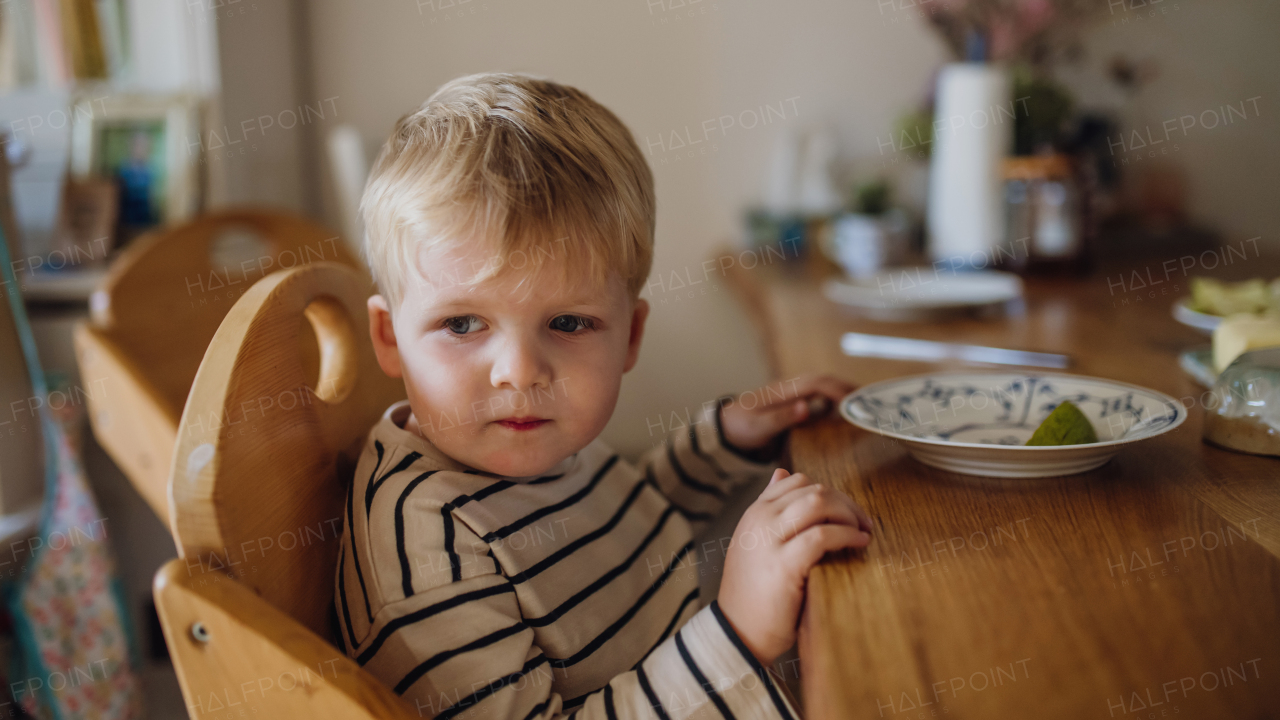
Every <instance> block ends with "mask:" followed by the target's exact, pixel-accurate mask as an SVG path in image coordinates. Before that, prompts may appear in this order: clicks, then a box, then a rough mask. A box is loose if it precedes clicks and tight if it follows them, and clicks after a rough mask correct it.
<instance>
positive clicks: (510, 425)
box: [497, 417, 551, 430]
mask: <svg viewBox="0 0 1280 720" xmlns="http://www.w3.org/2000/svg"><path fill="white" fill-rule="evenodd" d="M549 422H551V421H550V420H547V419H544V418H536V417H518V418H506V419H504V420H498V421H497V423H498V424H499V425H501V426H502V427H504V428H507V429H508V430H533V429H534V428H538V427H542V426H543V425H545V424H547V423H549Z"/></svg>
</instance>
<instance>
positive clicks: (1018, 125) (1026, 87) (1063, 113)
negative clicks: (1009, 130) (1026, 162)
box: [1013, 65, 1075, 155]
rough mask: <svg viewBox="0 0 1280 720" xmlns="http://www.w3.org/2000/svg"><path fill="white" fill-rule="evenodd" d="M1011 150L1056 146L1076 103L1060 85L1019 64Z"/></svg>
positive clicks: (1015, 76) (1019, 152)
mask: <svg viewBox="0 0 1280 720" xmlns="http://www.w3.org/2000/svg"><path fill="white" fill-rule="evenodd" d="M1013 97H1014V110H1015V112H1014V120H1013V154H1014V155H1034V154H1035V153H1037V152H1040V151H1042V150H1046V149H1047V150H1059V149H1061V147H1062V143H1063V141H1064V140H1065V139H1066V136H1067V132H1068V129H1069V128H1068V121H1069V120H1070V118H1071V111H1072V109H1073V107H1074V105H1075V103H1074V102H1073V100H1072V99H1071V94H1070V93H1069V92H1068V91H1067V89H1066V88H1064V87H1063V86H1062V85H1059V84H1058V83H1056V82H1054V81H1053V80H1051V79H1049V78H1048V77H1045V76H1043V75H1041V74H1039V73H1036V72H1034V71H1033V70H1032V69H1031V68H1029V67H1028V66H1026V65H1020V66H1018V67H1016V68H1015V69H1014V72H1013Z"/></svg>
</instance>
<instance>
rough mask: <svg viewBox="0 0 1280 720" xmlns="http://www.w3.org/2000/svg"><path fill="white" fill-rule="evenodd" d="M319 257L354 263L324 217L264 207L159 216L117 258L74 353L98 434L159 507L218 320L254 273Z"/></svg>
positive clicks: (164, 505) (80, 328)
mask: <svg viewBox="0 0 1280 720" xmlns="http://www.w3.org/2000/svg"><path fill="white" fill-rule="evenodd" d="M88 250H92V251H95V252H96V248H89V249H88ZM318 261H336V262H341V263H345V264H348V265H351V266H352V267H361V265H360V262H359V259H358V258H356V257H355V255H354V254H353V253H352V252H350V251H349V250H348V249H347V247H346V245H345V244H344V243H343V240H342V239H341V238H340V237H338V236H337V235H336V234H334V233H333V232H332V231H330V230H329V229H327V228H325V227H323V226H321V225H318V224H316V223H314V222H312V221H310V220H308V219H306V218H303V217H300V216H297V215H292V214H289V213H283V212H279V211H275V210H268V209H263V208H230V209H223V210H219V211H215V212H211V213H208V214H206V215H202V216H200V217H198V218H195V219H193V220H191V221H190V222H186V223H183V224H180V225H173V226H166V227H162V228H157V229H155V230H153V231H150V232H148V233H147V234H145V235H142V236H140V237H138V238H136V239H135V240H133V241H132V242H131V243H130V244H129V245H128V246H127V247H126V248H125V249H124V250H122V251H121V253H120V255H119V257H117V258H115V259H114V260H113V261H112V263H111V266H110V268H109V269H108V272H107V276H106V278H105V279H104V280H103V281H102V283H101V284H100V285H99V287H98V288H97V290H96V291H95V292H94V293H93V296H92V298H91V300H90V310H91V319H90V321H89V322H82V323H79V324H77V326H76V331H75V341H76V354H77V358H78V361H79V364H80V370H81V376H82V378H83V383H84V385H85V387H86V388H87V393H86V394H87V398H88V404H89V411H90V413H89V418H90V422H91V423H92V425H93V431H94V435H95V436H96V437H97V439H98V441H99V443H101V444H102V446H103V447H104V448H105V449H106V450H107V452H108V453H110V455H111V457H112V459H113V460H115V462H116V463H117V464H118V465H119V466H120V467H121V469H123V470H124V472H125V474H126V475H128V476H129V479H130V481H131V482H132V483H133V484H134V487H136V488H137V489H138V492H139V494H141V495H142V497H143V498H144V499H145V500H147V502H148V503H149V504H150V505H151V507H152V509H153V510H155V511H156V513H157V514H158V515H160V517H161V518H162V519H165V520H166V521H167V520H168V515H167V514H168V500H167V497H166V490H165V487H166V485H167V483H168V477H169V464H170V459H171V457H172V452H173V445H174V439H175V435H174V433H175V431H176V428H177V425H178V420H179V417H180V416H181V414H182V409H183V406H184V404H185V403H186V400H187V394H188V392H189V391H190V390H191V383H192V379H193V378H194V377H195V375H196V369H197V368H198V367H200V362H201V360H202V359H203V358H204V353H205V348H207V347H208V346H209V341H210V340H211V339H212V338H213V335H214V333H215V332H216V331H217V329H218V325H219V324H220V323H221V322H222V319H223V317H224V316H225V315H226V314H227V312H228V311H229V310H230V309H231V306H232V305H233V304H235V302H236V301H237V300H238V299H239V298H240V296H241V295H243V294H244V293H245V292H246V291H247V290H248V289H249V288H250V287H251V286H252V285H253V284H254V282H256V281H257V280H260V279H262V278H263V277H265V276H266V275H267V274H269V273H271V272H273V271H275V270H278V269H280V268H288V267H294V266H299V265H304V264H309V263H313V262H318ZM360 272H364V271H363V268H361V270H360ZM368 282H370V281H367V280H366V284H368Z"/></svg>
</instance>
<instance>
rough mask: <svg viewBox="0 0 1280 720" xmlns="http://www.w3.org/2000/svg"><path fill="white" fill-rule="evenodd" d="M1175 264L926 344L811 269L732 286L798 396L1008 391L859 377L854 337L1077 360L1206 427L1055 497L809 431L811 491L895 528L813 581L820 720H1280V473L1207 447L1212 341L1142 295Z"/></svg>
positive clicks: (790, 268) (1170, 283) (838, 426)
mask: <svg viewBox="0 0 1280 720" xmlns="http://www.w3.org/2000/svg"><path fill="white" fill-rule="evenodd" d="M1163 260H1164V259H1163V258H1160V257H1154V258H1152V259H1151V260H1150V262H1142V263H1137V264H1134V266H1133V267H1124V268H1119V269H1113V270H1112V271H1111V272H1110V273H1109V274H1102V273H1097V274H1094V275H1092V276H1088V277H1083V278H1059V279H1050V278H1042V279H1036V278H1027V279H1026V282H1025V302H1024V304H1023V307H1021V308H1018V307H1015V308H1014V309H1013V311H1012V312H1008V313H1005V314H1003V315H1000V316H997V317H985V318H983V317H956V318H951V319H947V320H943V321H931V322H878V321H875V320H871V319H867V318H865V317H862V316H859V315H858V314H856V313H854V312H851V311H849V310H848V309H847V308H843V307H841V306H838V305H836V304H834V303H832V302H830V301H828V300H827V299H826V298H825V297H824V296H823V294H822V291H821V285H822V282H821V281H822V277H820V273H816V272H815V271H814V270H813V269H812V266H811V265H804V264H797V263H790V264H784V263H774V264H769V265H766V264H759V265H757V266H756V267H753V268H750V269H745V268H743V267H741V266H740V265H739V264H735V267H733V268H731V269H729V270H727V271H726V274H727V276H728V277H727V280H728V282H729V284H730V286H732V287H734V288H735V290H736V294H737V296H738V297H739V299H740V300H741V302H742V303H743V304H744V306H745V307H746V309H747V310H748V314H749V315H750V316H751V317H752V319H753V320H754V321H755V323H756V324H757V327H758V329H759V331H760V336H761V341H762V344H763V349H764V352H765V355H766V357H767V359H768V363H769V365H770V367H771V370H772V372H773V374H774V375H775V377H777V378H780V379H784V380H785V379H787V378H794V377H796V376H799V375H801V374H804V373H810V372H824V373H830V374H834V375H837V376H839V377H841V378H844V379H846V380H849V381H851V382H854V383H856V384H867V383H872V382H876V381H880V380H885V379H888V378H894V377H899V376H906V375H915V374H921V373H929V372H934V371H939V370H953V369H961V368H969V369H973V368H978V367H983V368H984V369H987V370H995V369H996V368H993V367H992V366H985V367H984V366H974V365H961V364H957V363H928V362H918V361H907V360H890V359H879V358H865V357H857V358H855V357H847V356H845V355H844V354H842V352H841V348H840V337H841V335H842V334H843V333H845V332H847V331H857V332H863V333H871V334H877V335H891V336H899V337H908V338H920V339H929V340H943V341H950V342H962V343H971V344H978V345H987V346H996V347H1002V348H1013V349H1019V350H1031V351H1039V352H1048V353H1063V354H1067V355H1070V356H1071V358H1072V361H1073V362H1072V365H1071V366H1070V367H1069V368H1068V369H1067V370H1065V371H1064V372H1068V373H1073V374H1080V375H1090V376H1096V377H1100V378H1108V379H1112V380H1119V381H1123V382H1128V383H1133V384H1136V385H1141V386H1144V387H1148V388H1152V389H1155V390H1159V391H1161V392H1164V393H1167V394H1169V395H1171V396H1173V397H1174V398H1179V399H1180V400H1181V402H1182V404H1183V405H1184V406H1186V407H1187V408H1188V411H1189V414H1188V418H1187V420H1186V422H1184V423H1183V424H1182V425H1181V426H1179V427H1178V428H1176V429H1174V430H1173V431H1171V432H1167V433H1165V434H1163V435H1160V436H1158V437H1155V438H1153V439H1151V440H1148V441H1145V442H1140V443H1136V444H1133V445H1131V446H1127V447H1125V448H1124V449H1123V451H1122V452H1120V453H1119V454H1118V455H1117V456H1116V457H1115V458H1114V459H1112V460H1111V461H1110V462H1108V463H1107V464H1105V465H1103V466H1102V467H1100V468H1098V469H1096V470H1092V471H1089V472H1086V473H1083V474H1078V475H1073V476H1069V477H1060V478H1048V479H1042V480H1009V479H1006V480H996V479H985V478H980V477H974V476H965V475H958V474H955V473H951V472H948V471H944V470H939V469H935V468H932V467H928V466H925V465H924V464H922V463H920V462H918V461H916V460H914V459H913V458H912V457H910V456H909V455H908V454H907V452H906V450H905V449H904V448H903V447H902V446H901V445H899V444H898V443H897V442H895V441H893V440H890V439H888V438H885V437H882V436H880V435H877V434H875V433H871V432H867V431H864V430H860V429H858V428H855V427H854V426H853V425H851V424H849V423H847V422H845V421H844V420H842V419H840V418H838V417H828V418H825V419H822V420H819V421H814V422H811V423H809V424H807V425H805V426H802V427H799V428H796V429H795V430H793V433H792V437H791V445H790V452H791V459H792V462H793V465H794V467H793V468H792V470H793V471H795V472H803V473H805V474H807V475H809V476H810V477H811V478H813V479H814V480H816V481H818V482H821V483H824V484H827V485H830V486H832V487H834V488H837V489H839V490H841V491H843V492H845V493H847V494H848V495H850V496H851V497H852V498H853V499H854V500H856V501H857V502H858V503H859V504H860V505H861V506H862V507H863V508H865V509H866V510H867V511H868V512H869V513H870V515H871V516H872V517H873V518H874V520H875V523H876V528H875V532H874V536H873V540H872V542H871V544H870V546H869V547H867V548H866V549H865V550H864V551H851V552H847V553H843V554H840V555H838V556H828V557H827V558H826V559H825V560H824V562H823V563H822V564H820V565H819V566H818V567H817V568H815V570H814V571H813V572H812V573H811V574H810V576H809V584H808V597H807V601H806V606H805V611H804V615H803V619H802V621H801V628H800V641H799V654H800V663H799V666H800V675H801V687H802V689H803V693H802V701H803V704H804V707H805V715H806V716H807V717H808V718H811V719H812V720H825V719H828V718H830V719H832V720H837V719H838V720H852V719H855V718H892V719H894V720H907V719H908V718H911V719H916V718H951V719H954V720H958V719H967V718H973V719H975V720H977V719H981V720H997V719H1002V718H1041V719H1045V720H1048V719H1051V718H1063V719H1067V718H1070V719H1071V720H1080V719H1083V718H1125V719H1136V718H1144V719H1146V718H1180V719H1188V720H1190V719H1193V718H1194V719H1197V720H1198V719H1200V718H1277V717H1280V458H1277V457H1265V456H1256V455H1246V454H1241V453H1236V452H1231V451H1227V450H1224V449H1220V448H1218V447H1215V446H1212V445H1209V444H1207V443H1205V442H1204V441H1203V440H1202V438H1201V434H1202V427H1203V420H1204V412H1205V410H1204V403H1205V402H1206V399H1207V397H1208V396H1207V394H1206V393H1207V388H1204V387H1201V386H1200V385H1198V384H1197V383H1196V382H1195V381H1194V380H1193V379H1192V378H1191V377H1190V376H1189V375H1187V374H1186V373H1185V372H1184V371H1183V370H1182V369H1181V368H1180V367H1179V363H1178V355H1179V353H1180V352H1181V351H1182V350H1184V349H1187V348H1189V347H1192V346H1194V345H1197V344H1206V343H1208V342H1209V337H1208V336H1207V335H1205V334H1203V333H1201V332H1199V331H1197V330H1194V329H1191V328H1188V327H1185V326H1183V325H1180V324H1179V323H1178V322H1176V321H1175V320H1174V319H1173V318H1172V317H1171V316H1170V307H1171V305H1172V303H1173V302H1174V300H1176V299H1177V298H1178V297H1180V296H1182V295H1184V294H1186V292H1187V287H1188V285H1187V277H1185V276H1184V277H1180V278H1179V277H1176V276H1175V277H1173V278H1169V277H1168V276H1167V275H1166V277H1165V279H1164V281H1162V282H1161V283H1158V284H1151V283H1148V282H1147V281H1146V280H1142V279H1141V278H1142V273H1145V274H1146V275H1147V277H1148V278H1150V279H1159V277H1160V275H1159V274H1160V269H1161V268H1162V267H1168V266H1167V265H1162V262H1163ZM1151 269H1154V270H1155V272H1156V275H1155V277H1154V278H1152V277H1151V275H1150V270H1151ZM1132 272H1138V273H1140V274H1139V275H1138V276H1136V277H1137V278H1139V279H1137V280H1135V279H1134V278H1135V276H1133V275H1132V274H1131V273H1132ZM1184 272H1186V271H1184ZM1118 277H1120V278H1123V280H1122V281H1120V282H1117V278H1118ZM1010 369H1011V368H1008V367H1004V368H1003V369H1001V371H1008V370H1010ZM1022 370H1023V371H1026V372H1031V373H1035V372H1053V371H1047V370H1043V369H1034V368H1024V369H1022Z"/></svg>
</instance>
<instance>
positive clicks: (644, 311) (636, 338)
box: [622, 298, 649, 372]
mask: <svg viewBox="0 0 1280 720" xmlns="http://www.w3.org/2000/svg"><path fill="white" fill-rule="evenodd" d="M648 319H649V301H648V300H645V299H643V298H637V299H636V304H635V309H634V310H632V311H631V336H630V337H629V338H628V339H627V364H626V365H624V366H623V367H622V372H630V371H631V368H633V367H635V366H636V361H637V360H639V359H640V340H641V339H643V338H644V323H645V321H646V320H648Z"/></svg>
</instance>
